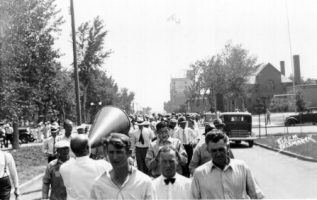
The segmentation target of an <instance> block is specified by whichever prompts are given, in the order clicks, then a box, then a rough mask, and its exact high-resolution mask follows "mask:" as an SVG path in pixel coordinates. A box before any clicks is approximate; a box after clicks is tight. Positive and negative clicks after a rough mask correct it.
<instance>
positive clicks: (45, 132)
mask: <svg viewBox="0 0 317 200" xmlns="http://www.w3.org/2000/svg"><path fill="white" fill-rule="evenodd" d="M50 128H51V125H50V124H49V123H48V122H46V123H45V125H44V127H43V129H42V131H43V136H44V139H47V138H48V136H49V135H50Z"/></svg>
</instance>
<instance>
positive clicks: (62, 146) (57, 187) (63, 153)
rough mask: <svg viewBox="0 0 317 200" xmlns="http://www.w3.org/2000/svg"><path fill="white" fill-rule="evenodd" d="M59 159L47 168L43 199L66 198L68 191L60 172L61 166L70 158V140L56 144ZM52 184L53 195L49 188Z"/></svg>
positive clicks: (58, 199)
mask: <svg viewBox="0 0 317 200" xmlns="http://www.w3.org/2000/svg"><path fill="white" fill-rule="evenodd" d="M55 148H56V152H57V159H55V160H53V161H51V162H50V163H49V164H48V165H47V168H46V171H45V174H44V177H43V186H42V200H48V199H50V200H66V198H67V193H66V187H65V185H64V182H63V179H62V177H61V174H60V171H59V169H60V167H61V165H62V164H63V163H65V162H66V161H68V160H69V142H68V141H65V140H62V141H59V142H57V143H56V144H55ZM50 186H51V195H50V197H49V195H48V194H49V190H50Z"/></svg>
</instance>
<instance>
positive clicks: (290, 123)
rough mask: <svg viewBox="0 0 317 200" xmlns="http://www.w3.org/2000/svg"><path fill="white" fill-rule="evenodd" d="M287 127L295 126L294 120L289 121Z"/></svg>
mask: <svg viewBox="0 0 317 200" xmlns="http://www.w3.org/2000/svg"><path fill="white" fill-rule="evenodd" d="M286 125H287V126H295V121H294V120H288V121H287V123H286Z"/></svg>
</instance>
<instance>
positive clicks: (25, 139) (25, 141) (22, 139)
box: [20, 135, 29, 144]
mask: <svg viewBox="0 0 317 200" xmlns="http://www.w3.org/2000/svg"><path fill="white" fill-rule="evenodd" d="M20 140H21V142H22V143H23V144H26V143H28V142H29V139H28V136H27V135H20Z"/></svg>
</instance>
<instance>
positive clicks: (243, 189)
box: [191, 159, 265, 199]
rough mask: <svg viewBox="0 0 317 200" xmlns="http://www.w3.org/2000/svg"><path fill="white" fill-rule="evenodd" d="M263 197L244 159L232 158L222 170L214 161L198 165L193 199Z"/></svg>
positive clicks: (193, 186)
mask: <svg viewBox="0 0 317 200" xmlns="http://www.w3.org/2000/svg"><path fill="white" fill-rule="evenodd" d="M250 198H251V199H263V198H265V196H264V194H263V192H262V190H261V189H260V187H259V186H258V185H257V183H256V181H255V179H254V177H253V176H252V174H251V171H250V169H249V167H248V166H247V165H246V164H245V162H243V161H242V160H237V159H230V163H229V164H228V165H227V166H226V167H225V168H224V170H220V169H219V168H218V167H217V166H215V165H214V164H213V162H212V161H209V162H207V163H205V164H204V165H202V166H200V167H198V168H197V169H196V170H195V172H194V176H193V180H192V185H191V199H250Z"/></svg>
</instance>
